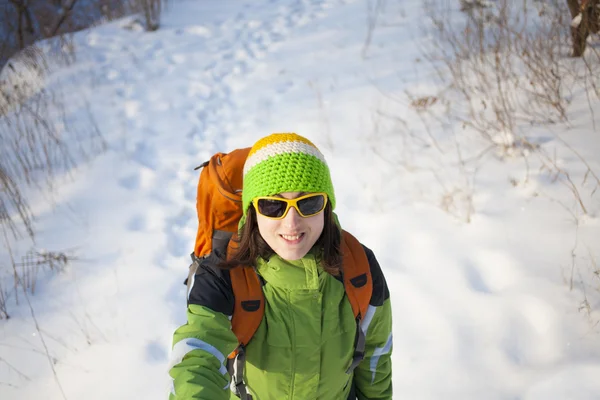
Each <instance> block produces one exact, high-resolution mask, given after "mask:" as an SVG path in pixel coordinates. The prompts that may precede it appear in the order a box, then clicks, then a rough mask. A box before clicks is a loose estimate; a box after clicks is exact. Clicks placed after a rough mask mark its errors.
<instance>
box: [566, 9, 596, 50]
mask: <svg viewBox="0 0 600 400" xmlns="http://www.w3.org/2000/svg"><path fill="white" fill-rule="evenodd" d="M567 4H568V6H569V12H570V13H571V19H574V18H575V17H577V16H578V15H579V14H581V16H580V20H579V24H577V26H571V37H572V38H573V57H581V56H582V55H583V52H584V51H585V46H586V44H587V38H588V36H589V34H590V32H592V33H598V31H600V10H599V9H598V6H599V5H600V1H599V0H582V1H581V3H580V2H579V0H567Z"/></svg>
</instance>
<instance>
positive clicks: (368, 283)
mask: <svg viewBox="0 0 600 400" xmlns="http://www.w3.org/2000/svg"><path fill="white" fill-rule="evenodd" d="M341 250H342V260H343V261H342V266H343V278H344V288H345V289H346V296H347V297H348V300H349V301H350V305H351V306H352V311H353V312H354V317H355V319H356V336H355V339H354V355H353V356H352V363H351V364H350V366H349V367H348V369H347V370H346V373H347V374H350V373H352V371H354V369H355V368H356V367H357V366H358V365H359V364H360V363H361V362H362V360H363V359H364V358H365V347H366V338H365V334H364V332H363V330H362V328H361V322H362V320H363V318H365V316H366V315H367V310H368V308H369V303H370V301H371V295H372V294H373V277H372V276H371V267H370V265H369V259H368V258H367V254H366V253H365V249H364V248H363V246H362V244H360V242H359V241H358V240H357V239H356V238H355V237H354V236H352V235H351V234H349V233H348V232H346V231H342V243H341Z"/></svg>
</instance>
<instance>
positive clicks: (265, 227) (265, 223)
mask: <svg viewBox="0 0 600 400" xmlns="http://www.w3.org/2000/svg"><path fill="white" fill-rule="evenodd" d="M278 223H279V221H278V220H275V219H270V218H267V217H263V216H262V215H260V214H258V215H257V216H256V224H257V225H258V232H259V233H260V235H261V236H262V237H263V239H266V237H268V236H269V234H270V232H273V229H275V228H276V227H277V224H278Z"/></svg>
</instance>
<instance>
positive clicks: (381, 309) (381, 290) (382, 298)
mask: <svg viewBox="0 0 600 400" xmlns="http://www.w3.org/2000/svg"><path fill="white" fill-rule="evenodd" d="M365 251H366V253H367V258H368V259H369V264H370V267H371V276H372V278H373V295H372V297H371V302H370V304H369V309H368V311H367V314H366V315H365V317H364V318H363V321H362V323H361V328H362V330H363V332H364V334H365V358H364V359H363V361H362V362H361V363H360V364H359V365H358V367H357V368H356V369H355V370H354V384H355V386H356V396H357V398H358V400H392V359H391V355H392V308H391V302H390V292H389V290H388V287H387V283H386V281H385V277H384V276H383V272H382V271H381V268H380V267H379V263H378V262H377V260H376V259H375V256H374V254H373V252H372V251H371V250H369V249H367V248H366V247H365Z"/></svg>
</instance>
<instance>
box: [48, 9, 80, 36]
mask: <svg viewBox="0 0 600 400" xmlns="http://www.w3.org/2000/svg"><path fill="white" fill-rule="evenodd" d="M75 3H77V0H64V2H61V8H60V10H59V11H58V17H57V18H56V20H55V21H54V24H52V25H51V27H50V28H48V29H47V30H46V32H45V34H46V37H52V36H54V35H56V33H57V32H58V29H59V28H60V26H61V25H62V23H63V22H65V20H66V19H67V17H68V16H69V14H70V13H71V10H72V9H73V6H75Z"/></svg>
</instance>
